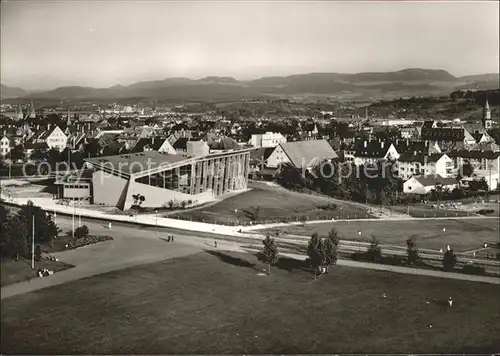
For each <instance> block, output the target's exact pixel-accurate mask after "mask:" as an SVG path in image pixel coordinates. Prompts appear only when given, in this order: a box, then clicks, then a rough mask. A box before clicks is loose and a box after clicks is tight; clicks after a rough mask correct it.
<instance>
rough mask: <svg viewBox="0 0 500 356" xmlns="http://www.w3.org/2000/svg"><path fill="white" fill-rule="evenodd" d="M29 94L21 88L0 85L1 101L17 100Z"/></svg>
mask: <svg viewBox="0 0 500 356" xmlns="http://www.w3.org/2000/svg"><path fill="white" fill-rule="evenodd" d="M28 94H29V93H28V92H27V91H26V90H24V89H21V88H13V87H8V86H6V85H3V84H1V86H0V97H1V98H2V99H8V98H17V97H22V96H26V95H28Z"/></svg>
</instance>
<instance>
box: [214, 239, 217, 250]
mask: <svg viewBox="0 0 500 356" xmlns="http://www.w3.org/2000/svg"><path fill="white" fill-rule="evenodd" d="M214 246H215V248H217V240H215V241H214Z"/></svg>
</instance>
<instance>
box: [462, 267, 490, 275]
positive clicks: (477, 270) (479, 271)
mask: <svg viewBox="0 0 500 356" xmlns="http://www.w3.org/2000/svg"><path fill="white" fill-rule="evenodd" d="M462 272H463V273H466V274H476V275H484V274H485V273H486V271H485V269H484V267H482V266H475V265H465V266H464V267H463V268H462Z"/></svg>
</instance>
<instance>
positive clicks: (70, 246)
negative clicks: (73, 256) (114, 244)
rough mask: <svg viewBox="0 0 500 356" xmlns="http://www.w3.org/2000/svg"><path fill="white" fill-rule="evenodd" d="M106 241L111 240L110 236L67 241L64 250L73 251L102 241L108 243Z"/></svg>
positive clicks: (89, 236) (91, 236) (90, 236)
mask: <svg viewBox="0 0 500 356" xmlns="http://www.w3.org/2000/svg"><path fill="white" fill-rule="evenodd" d="M108 240H113V238H112V237H111V236H103V235H97V236H95V235H87V236H85V237H82V238H79V239H74V240H72V241H69V242H68V243H67V244H66V249H68V250H70V249H74V248H78V247H82V246H87V245H92V244H95V243H98V242H103V241H108Z"/></svg>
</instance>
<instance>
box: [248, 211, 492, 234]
mask: <svg viewBox="0 0 500 356" xmlns="http://www.w3.org/2000/svg"><path fill="white" fill-rule="evenodd" d="M469 219H497V220H498V219H499V217H498V216H477V215H475V216H448V217H426V218H414V217H411V216H407V217H391V218H380V219H374V218H371V219H370V218H368V219H366V218H361V219H338V220H337V219H332V220H311V221H307V222H306V225H314V224H330V223H332V224H334V223H336V222H352V223H355V222H357V221H374V222H377V221H408V220H411V221H426V220H469ZM302 225H304V223H303V222H300V221H299V222H288V223H273V224H256V225H252V226H242V227H241V231H255V230H266V229H273V228H276V227H287V226H302Z"/></svg>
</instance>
